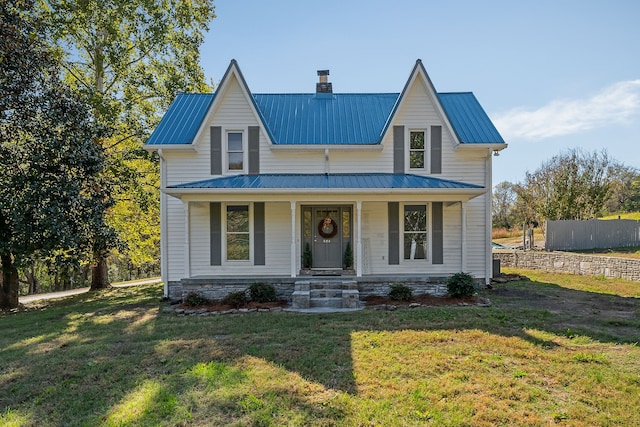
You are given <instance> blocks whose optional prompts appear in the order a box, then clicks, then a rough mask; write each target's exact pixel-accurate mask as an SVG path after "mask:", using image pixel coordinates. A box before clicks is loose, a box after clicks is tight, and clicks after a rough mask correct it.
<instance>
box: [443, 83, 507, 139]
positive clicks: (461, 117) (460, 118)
mask: <svg viewBox="0 0 640 427" xmlns="http://www.w3.org/2000/svg"><path fill="white" fill-rule="evenodd" d="M438 99H439V100H440V105H442V108H443V110H444V112H445V114H446V115H447V118H448V119H449V122H450V123H451V127H453V131H454V132H455V133H456V136H457V137H458V140H459V141H460V142H461V143H463V144H489V143H499V144H504V139H502V136H500V133H498V130H497V129H496V127H495V126H494V125H493V123H492V122H491V119H490V118H489V116H487V113H485V111H484V110H483V109H482V106H481V105H480V103H479V102H478V100H477V99H476V97H475V96H474V95H473V93H471V92H458V93H438Z"/></svg>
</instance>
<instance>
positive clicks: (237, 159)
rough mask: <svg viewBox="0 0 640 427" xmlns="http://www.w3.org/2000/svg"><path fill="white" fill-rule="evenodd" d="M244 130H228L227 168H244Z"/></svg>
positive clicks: (240, 169)
mask: <svg viewBox="0 0 640 427" xmlns="http://www.w3.org/2000/svg"><path fill="white" fill-rule="evenodd" d="M242 139H243V138H242V132H227V169H228V170H230V171H242V170H244V144H243V141H242Z"/></svg>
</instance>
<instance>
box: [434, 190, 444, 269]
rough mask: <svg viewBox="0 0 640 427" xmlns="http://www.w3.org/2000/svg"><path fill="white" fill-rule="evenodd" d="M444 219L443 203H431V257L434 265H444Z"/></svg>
mask: <svg viewBox="0 0 640 427" xmlns="http://www.w3.org/2000/svg"><path fill="white" fill-rule="evenodd" d="M443 219H444V218H443V212H442V202H433V203H431V228H432V230H431V239H432V243H433V244H432V245H431V250H432V251H433V253H432V255H431V263H432V264H442V263H443V258H444V256H443V255H444V254H443V253H444V248H443V243H444V242H443V240H444V239H443V232H442V229H443V228H444V227H443Z"/></svg>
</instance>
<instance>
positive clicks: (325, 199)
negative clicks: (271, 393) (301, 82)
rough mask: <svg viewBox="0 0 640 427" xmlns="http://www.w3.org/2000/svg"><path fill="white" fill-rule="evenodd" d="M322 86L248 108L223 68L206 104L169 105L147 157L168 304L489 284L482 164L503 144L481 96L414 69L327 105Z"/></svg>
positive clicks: (193, 98) (333, 96)
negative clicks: (156, 165)
mask: <svg viewBox="0 0 640 427" xmlns="http://www.w3.org/2000/svg"><path fill="white" fill-rule="evenodd" d="M328 74H329V72H328V71H327V70H321V71H318V75H319V76H320V78H319V80H320V81H319V82H318V83H317V84H316V92H315V93H292V94H288V93H284V94H282V93H279V94H253V93H252V92H251V91H250V89H249V86H248V85H247V82H246V81H245V79H244V77H243V75H242V73H241V72H240V68H239V66H238V64H237V62H236V61H235V60H232V61H231V63H230V65H229V68H228V69H227V71H226V73H225V75H224V77H223V79H222V81H221V82H220V85H219V86H218V88H217V90H216V92H215V93H213V94H180V95H178V96H177V97H176V99H175V100H174V101H173V103H172V104H171V106H170V107H169V110H168V111H167V113H166V114H165V116H164V117H163V119H162V121H161V122H160V124H159V125H158V127H157V128H156V130H155V131H154V133H153V134H152V135H151V137H150V138H149V140H148V142H147V144H146V148H147V149H149V150H155V151H157V152H158V154H159V158H160V164H161V168H160V170H161V187H162V188H161V224H162V226H161V241H162V248H161V253H162V260H161V268H162V279H163V281H164V283H165V296H167V297H169V298H181V297H182V296H183V295H184V294H185V293H186V292H188V291H194V290H195V291H199V292H201V293H203V294H205V295H207V296H209V297H221V296H224V295H225V294H226V293H227V292H229V291H231V290H237V289H244V288H246V287H247V286H248V285H249V284H251V283H253V282H256V281H259V282H269V283H273V284H274V285H275V286H276V288H277V289H278V292H279V293H280V294H281V295H283V296H287V297H291V294H292V293H293V291H294V287H295V285H296V283H298V284H300V283H306V284H308V283H313V281H314V280H320V278H322V280H325V281H326V280H333V281H341V280H342V281H345V282H346V281H348V282H349V283H350V286H348V287H349V289H356V288H358V289H359V290H360V292H361V293H364V294H366V293H373V292H375V290H376V289H377V290H380V289H383V287H382V288H381V287H380V285H381V284H383V285H388V284H389V283H393V282H398V281H403V282H405V283H409V284H411V285H412V286H414V287H415V289H416V290H417V291H418V292H419V291H420V290H423V291H425V292H431V291H434V290H436V293H437V290H438V289H441V287H440V288H438V284H440V286H441V284H442V281H443V278H447V277H448V276H451V275H452V274H454V273H457V272H467V273H470V274H472V275H473V276H474V277H476V278H477V279H479V280H482V281H486V282H488V281H489V279H490V278H491V270H492V255H491V185H492V184H491V160H492V155H493V154H497V153H498V152H499V151H500V150H502V149H504V148H505V147H506V146H507V145H506V144H505V142H504V140H503V139H502V137H501V136H500V134H499V133H498V132H497V130H496V128H495V127H494V125H493V124H492V123H491V120H490V119H489V117H488V116H487V114H486V113H485V112H484V110H483V109H482V107H481V106H480V104H479V103H478V101H477V100H476V98H475V96H474V95H473V94H472V93H470V92H460V93H438V92H436V90H435V88H434V86H433V84H432V82H431V80H430V78H429V76H428V74H427V72H426V70H425V68H424V66H423V64H422V62H421V61H420V60H418V61H417V62H416V64H415V66H414V67H413V69H412V70H411V74H410V75H409V79H408V80H407V82H406V84H405V85H404V88H403V89H402V92H400V93H333V91H332V85H331V83H329V82H328V78H327V75H328ZM354 284H355V285H354ZM297 289H305V286H304V285H303V286H299V287H298V288H297Z"/></svg>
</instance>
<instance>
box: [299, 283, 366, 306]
mask: <svg viewBox="0 0 640 427" xmlns="http://www.w3.org/2000/svg"><path fill="white" fill-rule="evenodd" d="M291 306H292V308H294V309H306V308H319V307H327V308H359V306H360V292H359V291H358V284H357V283H356V282H355V281H354V280H327V279H323V280H299V281H296V282H295V284H294V291H293V295H292V301H291Z"/></svg>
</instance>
